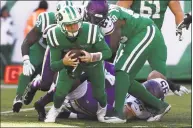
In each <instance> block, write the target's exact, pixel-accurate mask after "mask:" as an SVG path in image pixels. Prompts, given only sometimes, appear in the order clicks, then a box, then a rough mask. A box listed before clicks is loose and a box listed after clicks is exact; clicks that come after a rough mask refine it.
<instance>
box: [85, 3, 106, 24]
mask: <svg viewBox="0 0 193 128" xmlns="http://www.w3.org/2000/svg"><path fill="white" fill-rule="evenodd" d="M108 9H109V8H108V3H107V1H106V0H98V1H96V0H91V1H89V2H88V5H87V6H86V10H85V11H86V12H85V19H86V20H87V21H89V22H91V23H93V24H96V25H98V24H99V23H100V22H101V21H104V20H105V19H106V18H107V14H108Z"/></svg>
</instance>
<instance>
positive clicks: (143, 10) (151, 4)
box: [116, 0, 184, 41]
mask: <svg viewBox="0 0 193 128" xmlns="http://www.w3.org/2000/svg"><path fill="white" fill-rule="evenodd" d="M116 4H117V5H118V6H121V7H125V8H130V9H131V10H133V11H134V12H136V13H139V14H141V15H142V16H145V17H148V18H151V19H152V20H153V21H154V23H155V24H156V25H157V27H158V28H159V29H160V30H161V28H162V25H163V20H164V17H165V12H166V10H167V8H168V7H169V9H170V10H171V12H172V13H173V14H174V16H175V22H176V26H178V25H179V24H180V23H181V22H182V21H183V18H184V13H183V11H182V8H181V6H180V1H177V0H175V1H173V0H171V1H161V0H156V1H144V0H128V1H121V0H118V1H117V3H116ZM177 30H178V31H179V29H178V28H177ZM179 34H180V36H179V40H180V41H181V40H182V31H181V33H179Z"/></svg>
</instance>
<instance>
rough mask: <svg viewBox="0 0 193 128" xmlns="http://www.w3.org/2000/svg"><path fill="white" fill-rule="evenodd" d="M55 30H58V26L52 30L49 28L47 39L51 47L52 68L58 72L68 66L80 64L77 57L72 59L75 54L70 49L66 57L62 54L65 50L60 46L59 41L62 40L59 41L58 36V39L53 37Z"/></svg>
mask: <svg viewBox="0 0 193 128" xmlns="http://www.w3.org/2000/svg"><path fill="white" fill-rule="evenodd" d="M53 32H56V27H54V28H51V30H48V32H47V39H46V40H47V43H48V45H49V47H50V56H51V62H50V65H51V66H50V67H51V69H52V70H53V71H56V72H57V71H60V70H62V69H63V68H66V67H68V66H73V67H76V66H77V65H78V62H76V59H72V57H73V55H74V54H71V55H70V51H69V52H67V53H66V54H65V56H64V57H63V56H62V53H63V52H62V49H61V48H60V46H59V45H60V44H59V43H58V42H60V41H58V38H57V37H56V39H55V38H54V37H53ZM56 44H58V45H56Z"/></svg>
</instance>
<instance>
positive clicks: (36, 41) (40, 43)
mask: <svg viewBox="0 0 193 128" xmlns="http://www.w3.org/2000/svg"><path fill="white" fill-rule="evenodd" d="M66 2H67V3H66V4H69V2H70V1H66ZM66 4H65V2H59V3H58V5H57V11H59V9H60V8H62V7H63V6H65V5H66ZM51 24H56V18H55V12H44V13H41V14H40V15H39V16H38V19H37V21H36V25H35V26H34V28H33V29H32V30H31V31H30V32H29V33H28V34H27V36H26V38H25V39H24V42H23V44H22V46H21V49H22V56H23V73H22V74H21V75H20V77H19V84H18V88H17V92H16V97H15V99H14V102H13V112H19V111H20V109H21V107H22V105H23V98H22V97H23V94H24V92H25V89H26V86H27V85H28V84H29V82H30V81H31V80H32V79H33V78H34V77H35V76H36V75H37V74H40V73H41V69H42V63H43V58H44V53H45V50H46V45H47V43H46V40H45V39H43V37H42V36H43V31H44V30H45V28H46V27H47V26H48V25H51ZM46 54H47V52H46ZM48 61H49V60H48ZM44 67H45V66H44ZM47 73H51V74H54V72H53V71H51V70H49V69H48V72H47ZM52 76H53V75H52ZM43 78H44V76H43ZM42 81H43V82H42V83H43V84H41V90H49V87H50V85H51V83H52V81H53V78H49V79H42ZM33 93H34V94H35V91H34V92H33ZM34 94H32V95H34ZM25 103H26V104H29V103H30V102H29V101H25Z"/></svg>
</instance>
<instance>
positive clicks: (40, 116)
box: [34, 101, 46, 121]
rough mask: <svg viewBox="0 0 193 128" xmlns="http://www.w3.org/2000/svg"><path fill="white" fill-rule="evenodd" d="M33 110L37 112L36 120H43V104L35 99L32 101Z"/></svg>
mask: <svg viewBox="0 0 193 128" xmlns="http://www.w3.org/2000/svg"><path fill="white" fill-rule="evenodd" d="M34 107H35V110H36V111H37V112H38V121H44V119H45V117H46V111H45V108H44V107H43V106H41V105H40V103H39V102H38V101H37V102H35V103H34Z"/></svg>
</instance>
